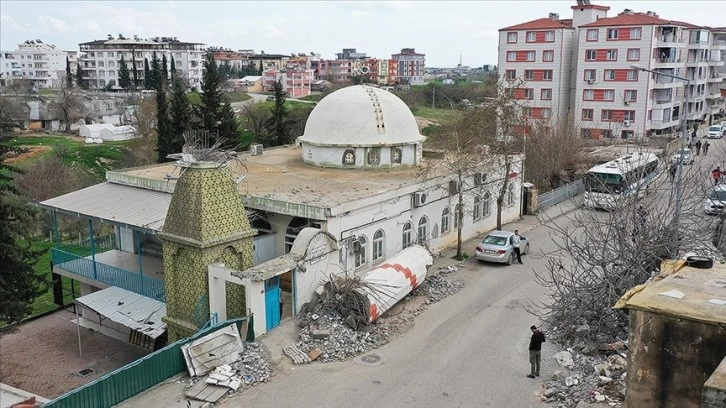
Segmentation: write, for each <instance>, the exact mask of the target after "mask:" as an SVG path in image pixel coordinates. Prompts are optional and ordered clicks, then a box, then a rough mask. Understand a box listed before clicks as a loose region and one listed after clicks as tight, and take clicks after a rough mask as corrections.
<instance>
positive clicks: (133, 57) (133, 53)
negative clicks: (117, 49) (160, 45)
mask: <svg viewBox="0 0 726 408" xmlns="http://www.w3.org/2000/svg"><path fill="white" fill-rule="evenodd" d="M131 64H132V65H131V66H132V69H133V70H134V84H133V86H132V88H133V89H136V88H137V87H138V86H139V73H138V72H137V71H136V50H134V49H132V50H131Z"/></svg>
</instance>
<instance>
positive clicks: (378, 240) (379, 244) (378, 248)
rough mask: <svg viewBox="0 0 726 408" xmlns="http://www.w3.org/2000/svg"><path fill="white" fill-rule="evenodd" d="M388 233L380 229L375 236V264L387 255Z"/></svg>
mask: <svg viewBox="0 0 726 408" xmlns="http://www.w3.org/2000/svg"><path fill="white" fill-rule="evenodd" d="M385 242H386V233H385V232H383V230H381V229H379V230H378V231H376V232H375V233H374V234H373V254H372V255H373V262H376V261H380V260H382V259H383V257H384V255H385V251H384V248H385V245H384V244H385Z"/></svg>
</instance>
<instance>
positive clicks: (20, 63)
mask: <svg viewBox="0 0 726 408" xmlns="http://www.w3.org/2000/svg"><path fill="white" fill-rule="evenodd" d="M77 56H78V53H77V52H75V51H62V50H59V49H57V48H56V47H55V45H52V44H46V43H44V42H43V41H41V40H27V41H25V42H23V43H22V44H18V49H17V50H15V51H2V52H0V74H2V75H0V79H1V80H2V84H0V85H3V86H7V85H10V84H11V83H12V82H13V80H28V81H30V82H31V83H32V85H33V88H35V89H40V88H57V87H60V82H61V81H62V80H63V79H64V78H65V75H66V58H68V61H69V63H70V65H71V74H74V73H75V68H76V64H75V62H76V59H77Z"/></svg>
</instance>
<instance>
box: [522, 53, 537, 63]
mask: <svg viewBox="0 0 726 408" xmlns="http://www.w3.org/2000/svg"><path fill="white" fill-rule="evenodd" d="M536 59H537V52H536V51H527V55H526V58H525V60H526V61H527V62H534V61H535V60H536Z"/></svg>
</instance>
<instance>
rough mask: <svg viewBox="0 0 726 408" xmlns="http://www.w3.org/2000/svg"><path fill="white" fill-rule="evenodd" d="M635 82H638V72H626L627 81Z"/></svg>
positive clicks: (634, 70) (635, 70)
mask: <svg viewBox="0 0 726 408" xmlns="http://www.w3.org/2000/svg"><path fill="white" fill-rule="evenodd" d="M637 80H638V70H637V69H630V70H628V81H637Z"/></svg>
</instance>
